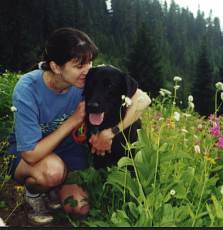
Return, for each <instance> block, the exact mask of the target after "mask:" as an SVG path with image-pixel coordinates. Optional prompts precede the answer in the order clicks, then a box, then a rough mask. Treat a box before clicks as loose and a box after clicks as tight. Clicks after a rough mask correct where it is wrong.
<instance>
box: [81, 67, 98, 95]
mask: <svg viewBox="0 0 223 230" xmlns="http://www.w3.org/2000/svg"><path fill="white" fill-rule="evenodd" d="M96 71H97V70H96V67H92V68H90V70H89V71H88V73H87V76H86V82H85V87H84V90H83V92H82V97H85V95H86V88H87V87H88V83H89V80H88V78H89V76H90V75H93V74H94V73H95V72H96Z"/></svg>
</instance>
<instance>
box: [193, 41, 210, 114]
mask: <svg viewBox="0 0 223 230" xmlns="http://www.w3.org/2000/svg"><path fill="white" fill-rule="evenodd" d="M213 83H214V82H213V71H212V67H211V64H210V61H209V58H208V49H207V42H206V39H204V41H203V43H202V46H201V50H200V55H199V58H198V63H197V69H196V76H195V81H194V84H193V88H192V95H193V96H194V102H195V110H196V111H197V112H198V113H199V114H201V115H209V114H211V113H213V112H214V88H213Z"/></svg>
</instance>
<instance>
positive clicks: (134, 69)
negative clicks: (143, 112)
mask: <svg viewBox="0 0 223 230" xmlns="http://www.w3.org/2000/svg"><path fill="white" fill-rule="evenodd" d="M127 68H128V71H129V73H130V75H131V76H132V77H134V78H135V79H136V80H137V81H138V83H139V87H140V88H141V89H143V90H144V91H146V92H148V93H149V94H150V95H151V96H152V97H155V96H157V95H158V92H159V90H160V88H161V87H162V86H163V77H162V67H161V57H160V55H159V51H158V48H157V44H156V42H155V40H154V39H153V37H152V35H151V34H150V32H149V30H148V29H147V28H146V26H145V24H144V23H143V24H142V26H141V27H140V29H139V31H138V32H137V38H136V42H135V44H134V45H133V47H132V51H131V52H130V54H129V58H128V60H127Z"/></svg>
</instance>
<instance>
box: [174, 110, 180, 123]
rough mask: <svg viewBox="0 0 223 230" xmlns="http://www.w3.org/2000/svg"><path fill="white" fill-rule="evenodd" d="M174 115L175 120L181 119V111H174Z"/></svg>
mask: <svg viewBox="0 0 223 230" xmlns="http://www.w3.org/2000/svg"><path fill="white" fill-rule="evenodd" d="M173 117H174V120H175V121H179V120H180V113H178V112H174V113H173Z"/></svg>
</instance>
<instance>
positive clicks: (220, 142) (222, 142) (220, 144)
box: [216, 136, 223, 149]
mask: <svg viewBox="0 0 223 230" xmlns="http://www.w3.org/2000/svg"><path fill="white" fill-rule="evenodd" d="M216 145H217V146H218V147H219V148H220V149H223V136H221V137H219V139H218V142H217V143H216Z"/></svg>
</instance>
